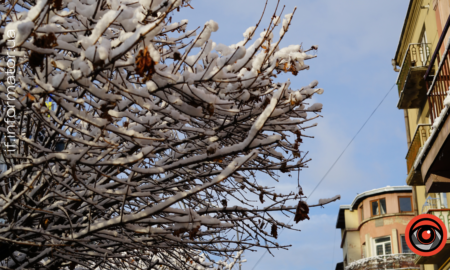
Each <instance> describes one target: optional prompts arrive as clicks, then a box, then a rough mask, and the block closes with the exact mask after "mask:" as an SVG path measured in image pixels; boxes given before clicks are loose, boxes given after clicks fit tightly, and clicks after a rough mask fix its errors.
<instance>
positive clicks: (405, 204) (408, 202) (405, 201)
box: [398, 197, 413, 212]
mask: <svg viewBox="0 0 450 270" xmlns="http://www.w3.org/2000/svg"><path fill="white" fill-rule="evenodd" d="M398 206H399V208H400V212H412V211H413V209H412V199H411V197H398Z"/></svg>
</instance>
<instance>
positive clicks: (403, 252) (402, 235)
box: [400, 234, 414, 254]
mask: <svg viewBox="0 0 450 270" xmlns="http://www.w3.org/2000/svg"><path fill="white" fill-rule="evenodd" d="M402 237H403V238H405V243H406V236H405V235H404V234H400V246H401V248H402V252H401V254H414V253H413V252H412V251H411V249H409V247H408V249H409V252H408V253H406V252H405V251H404V250H403V241H402ZM406 246H408V245H406Z"/></svg>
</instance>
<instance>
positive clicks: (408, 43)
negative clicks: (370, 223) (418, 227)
mask: <svg viewBox="0 0 450 270" xmlns="http://www.w3.org/2000/svg"><path fill="white" fill-rule="evenodd" d="M449 15H450V1H448V0H411V1H410V3H409V6H408V10H407V15H406V18H405V21H404V24H403V28H402V32H401V36H400V40H399V44H398V48H397V51H396V53H395V57H394V59H393V60H392V64H393V66H394V70H395V71H397V72H399V75H398V80H397V85H398V93H399V101H398V105H397V107H398V108H399V109H401V110H403V111H404V116H405V127H406V142H407V145H408V151H407V153H406V155H405V158H406V169H407V170H406V175H407V176H406V177H405V181H406V184H407V185H409V186H411V188H412V194H413V204H414V208H415V214H416V215H419V214H423V213H429V214H433V215H436V216H438V217H439V218H440V219H441V220H442V221H443V222H444V224H445V226H446V229H447V231H448V235H450V216H449V211H450V209H449V207H448V206H449V203H450V201H449V199H450V194H449V192H450V139H449V134H450V118H449V117H448V114H449V111H448V106H449V105H450V98H449V97H448V94H447V91H449V87H450V65H449V54H448V51H449V50H448V46H449V37H450V31H448V30H449V26H450V16H449ZM397 66H399V67H397ZM415 263H416V264H418V265H419V266H420V267H421V269H425V270H447V269H450V240H449V239H447V242H446V246H445V247H444V249H443V250H442V251H441V252H439V253H438V254H436V255H434V256H431V257H422V256H417V257H416V259H415Z"/></svg>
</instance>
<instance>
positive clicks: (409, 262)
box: [345, 253, 420, 270]
mask: <svg viewBox="0 0 450 270" xmlns="http://www.w3.org/2000/svg"><path fill="white" fill-rule="evenodd" d="M415 258H416V254H413V253H400V254H391V255H385V256H375V257H370V258H365V259H361V260H357V261H354V262H352V263H351V264H349V265H348V266H347V267H345V270H375V269H377V270H378V269H389V270H391V269H392V270H393V269H420V267H419V266H417V265H415V264H414V260H415Z"/></svg>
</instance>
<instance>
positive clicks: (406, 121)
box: [403, 109, 411, 173]
mask: <svg viewBox="0 0 450 270" xmlns="http://www.w3.org/2000/svg"><path fill="white" fill-rule="evenodd" d="M403 113H404V114H405V127H406V143H407V144H408V149H409V146H410V145H411V133H410V130H409V115H408V109H404V110H403ZM408 173H409V172H408Z"/></svg>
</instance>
